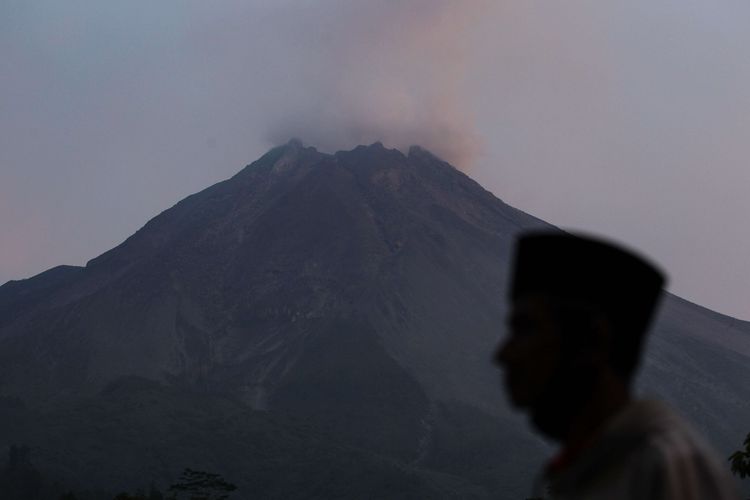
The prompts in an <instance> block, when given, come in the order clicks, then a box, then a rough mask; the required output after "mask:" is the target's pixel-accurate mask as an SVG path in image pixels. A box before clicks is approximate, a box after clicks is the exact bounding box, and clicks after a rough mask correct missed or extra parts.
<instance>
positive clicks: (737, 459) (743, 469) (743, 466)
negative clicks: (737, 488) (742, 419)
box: [729, 433, 750, 479]
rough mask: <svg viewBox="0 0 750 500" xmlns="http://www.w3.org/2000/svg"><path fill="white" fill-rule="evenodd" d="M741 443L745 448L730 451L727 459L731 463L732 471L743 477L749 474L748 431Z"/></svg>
mask: <svg viewBox="0 0 750 500" xmlns="http://www.w3.org/2000/svg"><path fill="white" fill-rule="evenodd" d="M743 444H744V445H745V449H744V450H738V451H735V452H734V453H732V454H731V455H730V456H729V461H730V462H731V463H732V473H733V474H735V475H737V476H740V477H741V478H742V479H745V478H746V477H749V476H750V433H748V435H747V437H746V438H745V442H744V443H743Z"/></svg>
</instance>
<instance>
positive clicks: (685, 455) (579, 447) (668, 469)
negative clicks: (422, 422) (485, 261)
mask: <svg viewBox="0 0 750 500" xmlns="http://www.w3.org/2000/svg"><path fill="white" fill-rule="evenodd" d="M663 284H664V277H663V275H662V273H661V272H659V271H658V270H657V269H656V268H655V267H654V266H653V265H651V264H649V263H648V262H646V261H645V260H644V259H642V258H640V257H638V256H636V255H634V254H633V253H630V252H628V251H625V250H623V249H621V248H618V247H616V246H613V245H611V244H609V243H606V242H603V241H599V240H596V239H591V238H586V237H578V236H572V235H568V234H562V233H560V232H539V233H530V234H527V235H525V236H522V237H521V238H520V239H519V241H518V244H517V248H516V256H515V267H514V269H513V276H512V283H511V288H510V299H511V312H510V315H509V317H508V327H509V334H508V337H507V339H506V340H505V342H504V343H503V344H502V345H501V347H500V348H499V349H498V351H497V354H496V361H497V363H498V364H499V365H500V366H501V367H502V368H503V371H504V375H505V383H506V388H507V392H508V396H509V398H510V400H511V402H512V403H513V405H514V406H516V407H518V408H522V409H524V410H525V411H527V412H528V413H529V415H530V417H531V419H532V422H533V424H534V426H535V427H536V428H537V429H538V430H539V431H541V432H542V433H543V434H545V435H547V436H549V437H550V438H552V439H554V440H555V441H558V442H559V443H560V444H561V452H560V453H559V455H558V456H557V457H556V458H555V459H553V460H552V461H551V462H550V463H549V464H548V466H547V468H546V469H545V473H544V479H545V484H546V487H545V488H544V489H543V490H544V491H540V492H538V493H537V494H538V495H540V494H547V495H551V498H560V499H575V500H589V499H602V500H604V499H606V500H620V499H633V500H636V499H637V500H650V499H660V500H661V499H665V500H666V499H681V500H691V499H701V500H704V499H711V500H724V499H735V498H738V496H737V494H736V493H735V491H734V489H733V486H734V485H733V483H732V480H731V479H730V478H729V476H728V474H727V473H726V472H725V471H724V470H723V468H722V466H721V463H720V462H719V461H718V460H717V459H716V458H715V456H714V454H713V453H712V451H711V450H710V449H709V447H708V446H707V445H706V444H705V443H704V442H703V440H702V439H701V438H700V437H699V436H697V435H696V433H695V432H694V431H693V430H692V429H691V428H690V427H689V426H688V425H687V424H686V423H685V422H684V421H683V420H682V419H681V418H679V417H678V416H677V415H675V414H674V413H673V412H672V411H671V410H670V409H668V408H667V407H666V405H664V404H662V403H659V402H656V401H639V400H634V399H632V396H631V382H632V379H633V374H634V372H635V370H636V367H637V365H638V362H639V358H640V354H641V346H642V343H643V339H644V336H645V332H646V330H647V327H648V325H649V323H650V321H651V318H652V316H653V314H654V311H655V309H656V305H657V302H658V301H659V298H660V296H661V293H662V286H663ZM540 489H541V488H540Z"/></svg>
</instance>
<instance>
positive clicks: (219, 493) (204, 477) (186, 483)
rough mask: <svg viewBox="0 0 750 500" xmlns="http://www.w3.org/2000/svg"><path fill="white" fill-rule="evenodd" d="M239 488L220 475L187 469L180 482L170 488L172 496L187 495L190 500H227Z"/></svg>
mask: <svg viewBox="0 0 750 500" xmlns="http://www.w3.org/2000/svg"><path fill="white" fill-rule="evenodd" d="M236 489H237V486H235V485H233V484H232V483H229V482H227V481H225V480H224V478H223V477H221V475H219V474H212V473H210V472H204V471H198V470H193V469H189V468H187V469H185V470H184V471H183V472H182V475H181V476H180V482H179V483H177V484H173V485H172V486H170V487H169V491H170V492H172V496H171V497H169V498H175V499H176V498H178V495H180V494H182V493H186V494H187V495H188V497H187V498H189V499H190V500H226V499H227V498H229V494H230V493H231V492H232V491H234V490H236Z"/></svg>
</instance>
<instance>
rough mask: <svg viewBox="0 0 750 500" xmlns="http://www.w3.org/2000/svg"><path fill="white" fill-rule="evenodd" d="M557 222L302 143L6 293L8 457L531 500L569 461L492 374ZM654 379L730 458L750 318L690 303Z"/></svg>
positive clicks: (392, 164) (61, 472)
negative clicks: (554, 465) (537, 237)
mask: <svg viewBox="0 0 750 500" xmlns="http://www.w3.org/2000/svg"><path fill="white" fill-rule="evenodd" d="M534 228H551V226H549V225H548V224H546V223H545V222H543V221H541V220H539V219H536V218H534V217H532V216H530V215H528V214H525V213H523V212H521V211H519V210H517V209H515V208H513V207H510V206H508V205H507V204H505V203H503V202H502V201H501V200H499V199H497V198H496V197H495V196H494V195H492V194H491V193H490V192H488V191H486V190H485V189H483V188H482V187H481V186H480V185H478V184H477V183H476V182H474V181H473V180H471V179H470V178H469V177H467V176H466V175H464V174H463V173H461V172H459V171H458V170H456V169H455V168H453V167H452V166H451V165H449V164H447V163H446V162H444V161H442V160H440V159H439V158H437V157H435V156H433V155H432V154H431V153H429V152H428V151H425V150H423V149H421V148H419V147H413V148H411V149H410V150H409V152H408V154H403V153H401V152H399V151H397V150H392V149H387V148H385V147H383V145H382V144H380V143H375V144H372V145H370V146H359V147H357V148H355V149H353V150H351V151H340V152H337V153H335V154H324V153H321V152H318V151H317V150H315V149H314V148H312V147H305V146H303V145H302V143H300V142H299V141H290V142H289V143H288V144H286V145H284V146H280V147H277V148H274V149H272V150H271V151H269V152H268V153H266V154H265V155H264V156H263V157H261V158H260V159H259V160H257V161H256V162H254V163H252V164H251V165H248V166H247V167H245V168H244V169H243V170H241V171H240V172H239V173H238V174H236V175H235V176H234V177H232V178H231V179H228V180H226V181H224V182H220V183H218V184H216V185H214V186H211V187H209V188H207V189H205V190H204V191H201V192H199V193H197V194H194V195H192V196H189V197H187V198H185V199H184V200H182V201H180V202H179V203H177V204H176V205H175V206H173V207H172V208H170V209H168V210H166V211H164V212H163V213H161V214H160V215H158V216H157V217H155V218H153V219H152V220H151V221H149V222H148V223H147V224H146V225H145V226H144V227H143V228H142V229H140V230H139V231H138V232H136V233H135V234H134V235H132V236H131V237H130V238H128V239H127V240H125V241H124V242H123V243H122V244H121V245H119V246H117V247H115V248H113V249H112V250H110V251H108V252H106V253H104V254H103V255H100V256H99V257H97V258H95V259H93V260H91V261H90V262H88V264H87V265H86V266H85V267H73V266H60V267H57V268H53V269H51V270H49V271H46V272H44V273H42V274H39V275H37V276H35V277H32V278H29V279H27V280H22V281H11V282H8V283H6V284H5V285H3V286H2V287H0V449H7V448H8V447H10V446H11V445H13V444H15V445H19V446H20V445H23V446H26V447H28V449H29V450H31V451H30V458H29V460H30V461H31V462H33V463H34V464H35V466H36V467H37V468H38V469H39V470H40V471H41V473H42V474H44V475H45V477H49V478H51V481H57V482H59V483H61V484H66V485H70V487H71V488H79V489H82V490H87V491H91V492H97V491H99V492H116V491H123V490H135V489H136V488H140V487H147V486H148V485H149V484H150V483H154V484H157V485H169V484H171V483H173V482H174V481H175V480H176V478H177V476H178V475H179V473H180V472H181V471H182V470H183V469H184V468H185V467H191V468H193V469H202V470H208V471H212V472H216V473H220V474H222V475H223V476H224V477H225V478H227V479H228V480H231V481H232V482H233V483H234V484H236V485H237V486H238V489H237V490H236V492H234V493H233V494H232V496H231V498H238V499H239V498H364V497H368V498H508V499H511V498H512V499H517V498H525V495H527V494H528V491H529V488H530V484H531V482H532V480H533V477H534V476H535V474H536V473H537V471H538V466H539V464H540V463H541V462H542V461H543V460H544V457H545V455H546V454H547V453H548V449H547V447H546V445H545V444H544V443H543V442H542V441H541V440H540V439H539V438H538V437H536V436H534V435H532V434H531V433H530V431H529V430H528V428H527V423H526V422H525V421H524V420H523V419H522V418H521V417H519V416H518V415H516V414H514V413H513V412H511V411H510V410H509V409H508V408H507V405H506V402H505V400H504V396H503V394H502V388H501V385H500V378H499V373H498V372H497V370H496V369H495V368H494V367H493V366H492V365H491V363H490V358H491V355H492V351H493V349H494V347H495V346H496V344H497V343H498V341H499V340H500V338H501V336H502V335H503V326H504V316H505V312H506V305H505V287H506V282H507V273H508V265H509V258H510V255H509V253H510V251H511V248H512V244H513V241H514V239H515V237H516V236H517V235H518V233H519V232H521V231H525V230H529V229H534ZM644 365H645V366H644V370H643V374H642V376H641V378H640V384H639V385H640V387H641V388H642V392H645V393H649V394H653V395H656V396H658V397H662V398H664V399H667V400H668V401H670V402H671V403H672V404H673V405H674V406H676V407H677V408H678V409H679V410H681V411H682V412H683V413H685V414H686V415H687V416H688V417H689V418H690V419H692V420H693V422H694V423H695V424H696V425H697V426H698V427H699V428H700V429H701V430H703V431H704V432H705V433H707V434H708V436H709V437H710V438H711V440H712V441H713V442H714V444H715V445H716V446H717V447H718V448H719V449H720V450H721V452H722V453H725V454H728V453H729V452H730V451H732V450H733V449H734V448H736V447H737V446H738V445H739V443H740V442H741V439H742V437H743V436H744V433H746V432H747V431H748V430H750V429H748V428H747V422H750V404H749V403H748V402H749V401H750V386H748V384H746V381H747V380H750V324H748V323H746V322H741V321H738V320H735V319H732V318H729V317H726V316H722V315H719V314H717V313H714V312H711V311H708V310H706V309H704V308H701V307H700V306H697V305H694V304H691V303H689V302H686V301H684V300H682V299H679V298H677V297H674V296H668V297H667V299H666V300H665V303H664V307H663V309H662V313H661V314H660V317H659V318H658V321H657V323H656V326H655V328H654V334H653V336H652V339H651V341H650V345H649V354H648V356H647V359H646V361H645V363H644ZM104 494H105V493H102V495H104ZM91 495H93V496H91V498H95V495H96V493H91Z"/></svg>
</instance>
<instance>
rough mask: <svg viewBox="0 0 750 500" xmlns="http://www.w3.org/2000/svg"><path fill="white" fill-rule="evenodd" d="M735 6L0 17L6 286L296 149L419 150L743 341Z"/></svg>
mask: <svg viewBox="0 0 750 500" xmlns="http://www.w3.org/2000/svg"><path fill="white" fill-rule="evenodd" d="M749 25H750V2H747V1H746V0H713V1H709V0H702V1H696V0H679V1H678V0H671V1H670V0H628V1H627V2H622V1H614V0H611V1H608V0H590V1H580V0H568V1H566V2H554V1H534V0H516V1H505V0H473V1H472V0H460V1H459V0H455V1H448V0H380V1H377V0H296V1H292V0H266V1H260V0H256V1H252V2H251V1H216V2H206V1H205V0H181V1H177V0H173V1H162V2H158V1H153V0H149V1H133V0H131V1H128V2H115V1H109V2H107V1H102V0H91V1H77V0H66V1H65V2H60V1H59V0H47V1H36V0H0V231H2V233H1V235H2V236H1V237H0V283H3V282H5V281H6V280H9V279H20V278H25V277H29V276H31V275H34V274H36V273H38V272H41V271H43V270H45V269H47V268H50V267H52V266H55V265H58V264H74V265H83V264H84V263H85V262H86V261H87V260H89V259H90V258H93V257H95V256H96V255H98V254H100V253H102V252H104V251H105V250H107V249H109V248H111V247H113V246H115V245H116V244H118V243H120V242H121V241H122V240H124V239H125V238H126V237H127V236H129V235H130V234H132V233H133V232H135V231H136V230H137V229H138V228H140V227H141V226H142V225H143V224H145V222H146V221H147V220H148V219H150V218H151V217H153V216H154V215H156V214H158V213H159V212H160V211H162V210H164V209H166V208H168V207H170V206H171V205H172V204H174V203H175V202H177V201H178V200H179V199H181V198H183V197H184V196H186V195H188V194H190V193H193V192H196V191H198V190H200V189H202V188H204V187H207V186H208V185H210V184H212V183H214V182H217V181H219V180H223V179H225V178H227V177H229V176H231V175H233V174H234V173H235V172H236V171H238V170H239V169H241V168H242V167H243V166H244V165H245V164H247V163H250V162H252V161H253V160H255V159H257V158H258V157H259V156H260V155H261V154H262V153H264V152H265V151H266V150H267V149H268V148H270V147H271V146H273V145H275V144H278V143H280V142H285V141H286V140H287V139H288V138H290V137H292V136H295V137H299V138H301V139H302V140H304V141H305V142H306V143H308V144H311V145H314V146H317V147H318V148H319V149H321V150H324V151H335V150H337V149H349V148H351V147H353V146H354V145H356V144H359V143H371V142H374V141H376V140H381V141H383V142H384V143H385V144H386V145H387V146H391V147H406V146H408V145H410V144H420V145H422V146H425V147H427V148H428V149H431V150H433V151H434V152H436V153H437V154H439V155H442V156H443V157H444V158H446V159H448V160H450V161H452V162H453V163H454V164H456V165H457V166H459V167H461V168H462V169H463V170H464V171H466V172H467V173H469V175H471V176H472V177H474V178H475V179H476V180H477V181H479V182H480V183H481V184H483V185H484V186H485V187H486V188H487V189H489V190H490V191H492V192H493V193H494V194H495V195H497V196H498V197H500V198H501V199H503V200H505V201H506V202H508V203H510V204H511V205H514V206H516V207H518V208H520V209H522V210H525V211H527V212H530V213H532V214H534V215H536V216H538V217H541V218H543V219H545V220H547V221H549V222H552V223H554V224H557V225H560V226H562V227H566V228H577V229H584V230H588V231H594V232H596V233H599V234H604V235H607V236H610V237H613V238H616V239H619V240H622V241H625V242H627V243H629V244H630V245H631V246H633V247H636V248H638V249H640V250H642V251H643V252H645V253H646V254H648V255H650V256H652V257H653V259H654V260H656V261H657V262H659V263H661V264H662V265H663V266H664V267H665V268H666V269H667V270H668V272H669V274H670V276H671V285H670V289H671V290H672V291H673V292H675V293H677V294H678V295H681V296H684V297H685V298H688V299H689V300H692V301H695V302H698V303H700V304H703V305H706V306H708V307H711V308H713V309H716V310H718V311H720V312H724V313H727V314H731V315H734V316H737V317H740V318H744V319H750V265H749V264H748V263H747V262H746V261H747V259H748V258H749V257H750V230H749V229H748V222H747V217H748V214H750V165H748V160H749V159H750V51H748V47H750V30H749V29H748V28H747V27H748V26H749Z"/></svg>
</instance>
